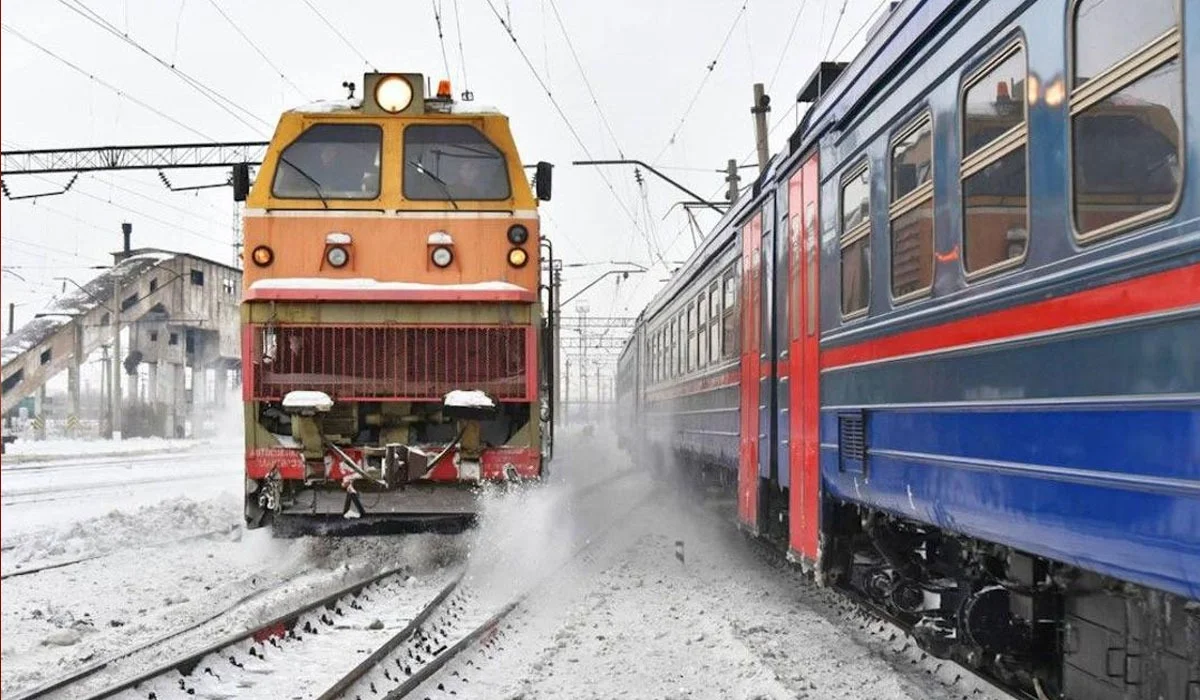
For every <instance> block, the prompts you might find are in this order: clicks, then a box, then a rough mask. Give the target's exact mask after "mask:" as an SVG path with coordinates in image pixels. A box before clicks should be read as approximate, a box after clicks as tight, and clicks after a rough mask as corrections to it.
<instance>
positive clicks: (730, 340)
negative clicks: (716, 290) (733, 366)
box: [721, 262, 742, 359]
mask: <svg viewBox="0 0 1200 700" xmlns="http://www.w3.org/2000/svg"><path fill="white" fill-rule="evenodd" d="M740 282H741V268H739V267H738V264H737V263H736V262H735V263H734V264H732V265H730V266H729V267H728V268H727V269H726V270H725V273H724V274H723V275H721V286H722V287H723V288H724V291H725V304H724V308H723V309H722V317H721V354H722V356H723V357H724V358H725V359H731V358H735V357H737V356H738V355H739V354H741V352H742V337H741V335H739V334H738V324H739V322H740V320H741V317H740V316H739V315H738V284H739V283H740Z"/></svg>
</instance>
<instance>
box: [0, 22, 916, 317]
mask: <svg viewBox="0 0 1200 700" xmlns="http://www.w3.org/2000/svg"><path fill="white" fill-rule="evenodd" d="M909 1H910V2H911V1H916V0H909ZM491 2H492V3H493V5H494V7H495V8H496V9H497V10H498V11H499V13H500V14H501V15H502V16H504V17H505V18H506V20H508V19H509V18H511V25H512V27H513V30H514V32H515V34H516V37H517V39H518V41H519V45H520V48H521V49H523V50H524V51H525V53H526V55H527V56H528V57H529V60H530V61H531V62H532V64H533V67H534V69H535V70H536V71H537V73H538V74H539V75H540V76H541V77H542V78H543V79H544V80H545V81H546V83H547V84H548V85H549V86H550V89H551V91H552V93H553V95H554V97H555V99H556V100H557V101H558V103H559V105H560V106H561V107H562V110H563V112H564V113H565V115H566V118H567V120H569V122H570V124H571V125H572V126H573V127H574V129H575V131H576V133H577V134H578V136H579V139H580V140H581V141H582V142H583V146H581V145H580V143H579V142H578V141H577V140H576V139H575V137H573V136H572V133H571V130H570V129H569V128H568V127H567V125H566V123H564V121H563V119H562V118H561V117H560V116H559V115H558V113H557V112H556V111H555V110H554V107H553V105H552V104H551V102H550V100H549V98H548V97H547V96H546V94H545V92H544V91H543V90H542V89H541V88H540V87H539V85H538V82H537V79H536V78H535V77H534V74H533V72H532V71H531V70H530V68H529V67H528V66H527V65H526V64H525V62H524V60H523V59H522V57H521V54H520V53H519V52H518V50H517V48H516V46H514V44H513V41H512V40H510V39H509V38H508V36H507V34H506V33H505V31H504V29H503V27H502V26H501V24H500V23H499V22H498V21H497V19H496V16H495V15H494V14H493V12H492V9H491V8H490V7H489V3H488V0H457V2H456V0H432V2H430V1H419V0H399V1H397V0H393V1H391V2H382V1H380V0H340V1H338V2H334V1H333V0H260V1H258V2H234V0H25V1H24V2H5V3H4V4H3V10H2V19H3V24H4V31H3V35H2V39H0V73H2V74H0V91H2V94H0V130H2V136H3V147H4V149H5V150H11V149H19V148H53V147H76V146H89V145H134V144H148V143H187V142H204V141H212V140H216V141H233V140H241V139H248V140H249V139H264V140H265V139H266V138H268V137H269V135H270V133H271V131H272V130H273V128H274V124H275V121H276V120H277V118H278V115H279V112H280V111H281V110H283V109H287V108H290V107H293V106H296V105H298V104H303V103H305V102H308V101H310V100H314V99H334V98H340V97H344V90H343V89H342V88H341V87H340V86H341V83H342V81H344V80H353V81H355V82H358V83H361V78H362V73H363V72H364V70H366V69H367V66H366V65H365V64H364V60H363V58H362V57H365V59H366V60H367V61H370V62H371V64H372V65H373V66H375V67H376V68H377V69H379V70H382V71H411V72H421V73H425V74H426V75H429V76H431V77H434V78H439V77H442V76H443V75H444V74H445V73H446V72H447V71H446V68H445V63H444V62H443V58H442V46H441V44H439V41H438V30H437V26H436V23H435V19H434V7H435V5H436V6H439V7H440V12H441V14H442V24H443V34H444V35H445V53H446V61H447V62H448V63H449V72H450V75H451V77H452V79H453V84H454V91H455V93H458V92H461V91H462V90H463V89H464V88H470V90H471V91H473V92H474V93H475V98H476V101H477V102H478V103H479V104H485V105H495V106H497V107H499V108H500V109H501V110H502V111H504V112H505V113H507V114H508V115H509V117H510V119H511V125H512V129H513V132H514V136H515V138H516V142H517V147H518V148H519V149H520V152H521V156H522V159H523V160H524V161H525V162H527V163H528V162H533V161H536V160H548V161H551V162H553V163H555V164H557V166H558V167H557V168H556V169H555V182H554V200H553V201H552V202H549V203H547V204H543V206H542V208H541V211H542V216H543V219H542V222H543V229H542V230H543V233H544V234H547V235H549V236H550V238H551V239H552V240H553V241H554V242H555V250H556V252H557V253H558V254H559V255H560V256H561V257H562V258H564V260H565V261H566V262H567V263H602V262H607V261H610V260H631V261H634V262H637V263H639V264H642V265H647V266H651V267H652V269H651V271H650V272H649V273H648V274H643V275H634V276H631V277H630V278H629V279H628V280H627V281H624V282H620V283H618V282H617V281H615V279H614V278H610V279H608V280H605V281H604V282H602V283H600V284H598V285H597V286H596V287H594V288H593V289H592V290H591V291H589V292H588V293H587V294H586V295H585V296H584V297H581V300H585V299H586V300H587V301H588V302H589V304H590V306H591V313H592V314H593V315H597V314H609V313H611V314H614V315H635V314H636V313H637V312H638V311H639V310H640V309H641V308H642V306H643V305H644V304H645V303H646V302H647V301H648V300H649V299H650V298H651V296H652V295H653V293H654V292H655V291H656V290H657V289H658V288H659V287H660V286H661V285H660V281H661V280H663V279H664V278H666V277H667V274H668V273H667V270H666V269H665V266H664V265H663V264H662V261H667V262H668V263H669V262H670V261H673V260H683V259H684V258H686V257H687V255H688V254H689V253H690V252H691V250H692V246H693V240H692V235H691V233H690V232H689V230H688V226H687V219H686V217H685V215H684V214H683V213H682V210H681V209H679V208H675V209H674V210H672V211H670V212H668V210H669V209H670V208H671V206H672V204H674V203H675V202H676V201H678V200H679V199H681V196H680V195H679V194H678V193H677V192H675V191H674V190H672V189H670V188H669V187H668V186H665V185H663V184H661V183H658V182H656V181H654V180H653V179H650V180H648V184H647V186H646V190H645V192H646V194H645V197H643V195H642V194H641V192H639V189H638V188H637V186H636V184H635V183H634V173H633V171H632V169H630V168H626V167H610V168H605V169H604V174H605V175H607V178H608V181H609V182H610V183H611V185H612V190H613V191H610V189H609V187H608V185H607V184H606V182H605V180H604V179H602V177H601V173H600V172H598V170H597V169H595V168H582V167H571V166H570V162H571V161H572V160H576V159H581V158H585V157H586V155H585V152H584V147H586V149H587V151H588V153H590V155H591V156H592V157H594V158H614V157H617V155H618V148H619V149H620V151H621V152H623V153H624V154H625V156H626V157H630V158H640V159H643V160H646V161H650V162H653V163H657V164H660V165H661V166H663V167H664V169H667V170H668V173H669V174H670V175H671V176H673V177H676V178H677V179H679V180H681V181H682V182H684V183H685V184H686V185H687V186H689V187H690V188H692V189H694V190H695V191H697V192H699V193H701V194H703V195H706V196H707V195H717V196H719V194H720V193H721V192H723V187H724V185H723V176H722V175H721V174H718V173H717V172H713V171H715V170H717V169H718V168H722V167H723V165H724V163H725V161H726V160H727V159H729V158H737V159H739V160H742V161H745V162H749V157H750V156H751V154H752V149H753V143H754V142H753V130H752V122H751V115H750V112H749V108H750V103H751V85H752V83H754V82H756V81H761V82H764V83H767V84H768V86H769V93H770V94H771V95H772V97H773V100H774V102H773V106H774V111H773V112H772V114H771V115H770V117H769V119H770V123H771V124H772V125H775V126H776V129H775V131H774V132H773V133H772V137H771V146H772V148H773V149H775V148H777V147H778V146H779V145H780V144H781V143H782V142H783V140H784V139H785V138H786V136H787V134H788V133H789V132H790V131H791V129H792V127H793V126H794V124H795V111H794V109H793V107H792V105H793V104H794V103H793V100H794V96H795V94H796V92H797V90H798V89H799V87H800V84H801V82H802V81H803V80H804V79H805V78H806V77H807V76H808V75H809V74H810V73H811V72H812V70H813V69H814V67H815V65H816V63H817V61H818V60H820V58H821V57H822V56H825V55H827V52H828V54H829V55H830V58H833V57H835V55H837V54H838V53H839V51H840V52H841V53H840V58H841V59H843V60H848V59H849V58H851V57H853V55H854V54H855V53H856V52H857V51H858V50H859V48H860V47H861V45H862V43H863V39H864V37H865V32H864V31H860V30H861V29H862V28H863V27H864V26H865V25H866V24H867V22H868V20H869V19H870V18H872V17H875V16H878V14H879V13H881V12H883V11H884V7H883V6H884V4H885V2H880V0H807V1H806V2H804V1H801V0H605V1H604V2H595V1H593V0H553V2H552V0H509V2H505V1H504V0H491ZM310 4H311V7H310ZM456 5H457V11H458V20H459V23H460V24H461V30H462V31H461V35H460V34H459V32H458V28H457V26H456V18H455V14H456V12H455V11H456ZM314 7H315V8H316V11H314V9H312V8H314ZM72 8H75V9H72ZM556 9H557V13H558V16H559V17H561V20H562V24H563V25H564V26H565V29H566V33H565V35H564V32H563V30H562V29H561V28H560V26H559V23H558V21H557V20H556V16H555V10H556ZM89 10H90V11H92V12H94V13H95V15H98V16H99V17H101V18H103V19H104V20H107V21H108V22H110V23H111V24H112V25H114V26H115V27H116V28H118V29H119V30H120V31H121V32H123V33H126V34H128V36H129V37H130V38H132V39H133V40H134V41H136V42H137V43H139V44H141V45H142V46H143V47H145V49H146V50H147V51H148V52H150V53H152V54H154V55H156V56H157V57H159V58H161V59H162V60H163V61H165V62H166V63H168V64H172V65H174V67H175V68H176V69H177V70H179V71H182V72H183V73H185V74H186V75H188V76H190V77H191V78H194V79H195V80H196V81H198V82H199V83H201V84H203V85H204V86H206V87H208V88H211V89H212V90H214V91H216V92H217V93H219V94H220V95H221V96H223V97H224V98H227V99H229V100H231V101H232V102H234V103H236V104H237V105H239V106H240V107H242V108H244V109H245V110H246V111H247V112H249V114H246V113H244V112H241V111H239V110H238V109H233V108H229V109H226V108H222V107H221V106H219V105H218V104H217V102H219V99H218V100H217V102H214V101H213V100H210V99H208V98H206V97H205V96H204V95H203V94H202V93H201V91H199V90H197V89H195V88H193V87H192V86H190V85H188V83H187V82H186V80H185V79H184V78H182V77H181V76H179V75H177V74H176V73H174V72H172V71H171V70H170V69H169V68H167V67H164V66H163V65H160V64H159V63H158V62H156V60H155V59H154V58H153V57H151V56H149V55H147V54H146V53H143V52H142V51H141V50H139V49H138V48H136V47H134V46H131V45H129V44H127V43H125V42H124V41H122V40H121V39H120V38H118V37H117V36H114V35H113V34H110V33H107V32H106V31H105V30H104V29H102V28H101V27H99V26H97V25H96V24H94V23H92V22H90V21H89V20H88V19H86V18H85V16H84V15H85V14H87V12H88V11H89ZM317 11H319V13H320V15H323V16H324V19H325V20H327V21H328V23H329V24H330V25H332V27H333V28H332V29H331V28H330V26H328V25H327V24H326V23H325V21H323V20H322V17H321V16H319V15H318V12H317ZM222 12H223V13H224V14H225V15H227V16H228V20H227V19H226V17H223V16H222V14H221V13H222ZM797 13H799V15H797ZM797 16H798V17H799V19H798V22H795V21H796V19H797ZM230 20H231V21H232V23H236V27H237V29H235V28H234V25H233V24H231V21H230ZM794 22H795V24H793V23H794ZM793 26H794V27H795V30H794V33H793V31H792V29H793ZM835 28H836V33H835ZM238 30H240V31H241V32H243V33H244V34H245V35H246V36H247V37H249V40H250V41H252V42H253V44H254V45H253V46H252V45H251V43H250V41H248V40H247V39H246V38H243V36H241V35H240V34H239V33H238ZM856 32H857V33H856ZM338 33H340V34H341V35H343V36H344V37H346V39H347V40H348V41H349V42H350V43H351V44H353V47H354V48H351V46H349V45H348V44H347V43H346V42H343V41H342V39H340V38H339V36H338ZM789 36H790V41H789ZM568 37H569V39H570V42H571V44H568V39H567V38H568ZM726 38H728V41H726ZM460 39H461V42H462V51H461V53H460V50H459V41H460ZM29 41H33V42H36V43H37V44H40V45H41V46H43V47H45V49H47V50H49V51H50V52H53V53H54V54H57V55H58V56H59V57H61V59H63V60H65V61H69V62H71V63H73V64H75V65H76V66H78V67H79V68H80V69H82V70H83V71H84V72H86V73H87V74H89V75H90V76H91V77H89V75H85V74H84V73H82V72H80V71H77V70H75V69H73V68H71V67H69V66H67V65H66V64H65V63H63V62H62V61H61V60H59V59H57V58H54V57H52V56H51V55H49V54H47V53H45V52H43V51H42V50H41V49H38V48H36V47H35V46H33V45H32V44H31V43H29ZM572 44H573V46H574V50H575V53H576V54H577V55H578V57H579V61H580V63H581V64H582V67H583V71H584V73H585V74H586V76H587V80H588V81H590V84H591V87H592V89H593V91H594V93H595V96H596V100H597V101H598V104H599V108H600V110H602V111H603V114H604V117H605V118H606V119H607V123H608V126H610V127H611V134H610V133H609V128H608V127H606V126H605V124H604V123H603V122H602V120H601V117H600V111H598V110H597V107H596V105H595V104H593V101H592V98H591V96H590V95H589V93H588V90H587V87H586V85H585V83H584V80H583V78H582V76H581V73H580V70H579V68H578V67H577V66H576V63H575V60H574V58H573V56H572V51H571V45H572ZM255 46H257V48H255ZM260 51H261V54H260V53H259V52H260ZM359 53H361V54H362V57H360V56H359ZM264 55H265V58H264ZM464 57H465V60H464ZM714 59H715V60H716V62H715V65H714V66H713V67H712V70H711V72H710V71H709V70H708V67H709V66H710V64H712V63H713V61H714ZM272 64H273V65H272ZM273 66H274V67H273ZM280 72H282V76H281V74H280ZM464 73H465V79H464ZM706 77H707V80H706ZM702 81H703V88H702V89H701V87H700V86H701V84H702ZM108 86H112V87H111V88H110V87H108ZM112 88H116V89H118V90H120V91H121V93H123V94H124V96H121V95H118V94H117V93H116V92H115V91H114V90H113V89H112ZM693 97H695V102H694V105H693V106H692V108H691V111H690V113H689V114H688V116H687V118H686V120H683V121H682V125H681V119H682V118H683V117H684V114H685V111H686V110H687V108H688V105H689V103H691V102H692V100H693ZM138 102H142V103H145V104H146V105H149V107H147V106H143V105H140V104H138ZM151 108H152V109H151ZM155 110H157V112H159V113H156V111H155ZM673 135H674V140H673V143H672V142H671V141H672V136H673ZM614 137H615V139H614ZM743 172H744V174H745V175H747V176H749V177H752V175H753V171H743ZM169 175H170V177H171V178H172V179H173V181H174V182H175V184H177V185H183V184H205V183H210V182H217V181H220V180H222V179H223V178H224V177H225V176H226V174H225V173H223V172H218V171H203V170H200V171H174V172H171V173H169ZM69 179H70V176H69V175H55V176H46V177H44V178H43V177H39V176H14V177H9V178H6V179H5V184H6V185H7V186H8V189H9V190H10V192H11V194H12V195H13V196H19V195H23V194H32V193H36V192H43V191H52V190H56V189H60V188H61V186H62V185H64V184H65V183H66V182H67V181H68V180H69ZM614 191H615V194H614ZM235 214H236V210H235V209H234V208H233V205H232V202H231V197H230V191H229V190H228V189H217V190H207V191H202V192H200V193H199V194H194V193H187V194H183V193H171V192H169V191H167V190H166V189H165V188H164V187H163V185H162V184H161V183H160V182H159V180H158V177H157V175H156V174H155V173H154V172H153V171H145V172H122V173H96V174H88V175H83V176H81V177H80V178H79V180H78V181H77V182H76V183H75V185H74V187H73V188H72V189H71V191H70V192H69V193H68V194H66V195H62V196H58V197H46V198H39V199H37V200H23V201H17V202H10V201H8V200H4V201H3V204H2V205H0V218H2V220H0V226H2V230H3V236H2V242H3V266H4V274H3V285H2V290H0V291H2V296H3V300H4V304H5V305H7V304H8V302H16V303H18V304H20V306H18V308H17V322H18V325H19V324H20V323H21V322H22V321H24V320H27V319H29V318H30V317H31V316H32V315H33V314H34V313H36V312H37V311H38V310H39V309H40V308H41V307H42V306H44V305H45V304H46V303H47V302H48V301H49V300H50V298H51V297H52V296H53V295H54V294H56V293H61V291H62V285H63V283H62V282H59V281H55V280H54V278H55V277H59V276H63V275H66V276H70V277H72V278H74V279H76V280H78V281H80V282H83V281H84V280H85V279H86V278H88V277H89V276H91V275H92V274H94V271H92V270H89V269H88V268H89V266H92V265H97V264H103V263H105V262H108V261H109V260H110V259H109V258H108V257H107V253H108V252H110V251H112V250H115V249H117V248H118V247H119V246H120V223H121V222H122V221H131V222H133V224H134V245H135V246H138V247H143V246H154V247H162V248H168V249H173V250H182V251H186V252H189V253H193V254H197V255H201V256H205V257H209V258H212V259H214V260H218V261H222V262H231V260H232V255H233V253H232V248H231V242H232V240H233V226H234V221H235ZM698 216H699V217H700V222H701V225H702V226H704V227H706V228H707V227H708V226H711V225H712V224H713V223H715V216H713V215H711V214H704V213H700V214H699V215H698ZM635 221H636V223H635ZM604 269H605V267H604V266H603V265H596V266H594V267H575V268H570V269H568V270H567V271H566V273H565V274H564V294H566V295H569V294H572V293H574V291H576V290H578V289H579V288H581V287H582V286H583V285H585V284H587V283H588V282H589V281H591V280H592V279H594V278H595V276H596V275H598V274H600V272H602V271H603V270H604ZM18 276H19V277H18ZM21 278H23V279H21ZM572 306H574V304H572ZM568 312H569V313H574V311H573V310H568Z"/></svg>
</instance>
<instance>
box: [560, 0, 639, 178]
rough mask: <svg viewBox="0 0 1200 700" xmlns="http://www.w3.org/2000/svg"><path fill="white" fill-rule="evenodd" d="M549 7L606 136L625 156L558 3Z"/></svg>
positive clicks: (618, 151) (622, 155)
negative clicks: (559, 10) (606, 133)
mask: <svg viewBox="0 0 1200 700" xmlns="http://www.w3.org/2000/svg"><path fill="white" fill-rule="evenodd" d="M550 9H551V10H552V11H553V12H554V21H555V22H557V23H558V29H559V31H561V32H562V35H563V38H564V39H566V41H567V48H568V49H569V50H570V51H571V58H573V59H574V60H575V67H576V68H578V69H579V75H580V77H582V78H583V85H584V87H586V88H587V91H588V95H589V96H590V97H591V98H592V106H594V107H595V108H596V113H597V114H598V115H600V123H601V124H603V125H604V130H605V131H606V132H608V137H609V138H610V139H612V142H613V147H614V148H616V149H617V153H618V154H620V156H621V158H624V157H625V151H624V149H622V148H621V144H620V142H619V141H618V140H617V135H616V134H615V133H613V128H612V124H611V123H610V122H609V121H608V116H607V115H606V114H605V113H604V108H602V107H601V106H600V99H599V98H598V97H596V90H595V89H594V88H593V87H592V81H591V80H589V79H588V76H587V71H586V70H584V68H583V61H581V60H579V53H578V52H577V51H576V50H575V42H573V41H572V40H571V34H570V33H569V32H568V31H567V27H566V25H565V24H564V23H563V20H562V15H560V14H559V13H558V3H556V2H555V1H554V0H550Z"/></svg>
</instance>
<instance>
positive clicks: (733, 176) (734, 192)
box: [725, 160, 742, 204]
mask: <svg viewBox="0 0 1200 700" xmlns="http://www.w3.org/2000/svg"><path fill="white" fill-rule="evenodd" d="M741 181H742V178H741V177H739V176H738V163H737V161H736V160H730V161H729V163H727V164H726V166H725V182H728V183H729V189H728V190H726V191H725V199H727V200H729V203H730V204H733V203H734V202H736V201H737V198H738V189H740V188H739V187H738V183H740V182H741Z"/></svg>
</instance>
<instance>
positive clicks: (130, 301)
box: [121, 294, 138, 311]
mask: <svg viewBox="0 0 1200 700" xmlns="http://www.w3.org/2000/svg"><path fill="white" fill-rule="evenodd" d="M137 303H138V295H137V294H130V295H129V296H127V297H125V298H124V299H122V300H121V310H122V311H124V310H126V309H130V308H133V307H134V306H136V305H137Z"/></svg>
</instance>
